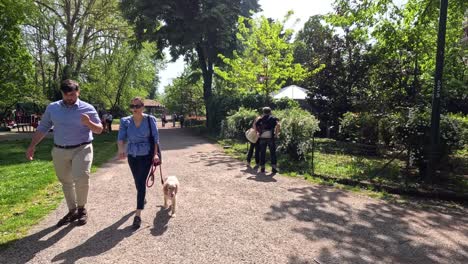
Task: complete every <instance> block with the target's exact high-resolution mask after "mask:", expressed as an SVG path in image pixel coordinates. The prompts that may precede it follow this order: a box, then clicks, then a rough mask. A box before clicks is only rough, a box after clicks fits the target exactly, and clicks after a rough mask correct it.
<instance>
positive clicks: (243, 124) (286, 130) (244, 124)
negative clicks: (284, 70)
mask: <svg viewBox="0 0 468 264" xmlns="http://www.w3.org/2000/svg"><path fill="white" fill-rule="evenodd" d="M273 115H274V116H276V117H278V118H279V120H280V124H281V132H280V135H279V138H278V143H277V145H278V149H279V150H280V151H282V152H284V153H287V154H288V155H289V157H290V158H291V159H293V160H301V159H304V158H305V155H306V153H308V152H309V151H310V150H311V149H312V138H313V136H314V133H315V132H316V131H318V130H319V121H318V120H317V119H316V118H315V117H314V116H313V115H311V114H310V113H309V112H307V111H305V110H302V109H300V108H290V109H285V110H276V111H273ZM257 116H258V113H257V111H255V110H252V109H246V108H243V107H241V108H239V110H238V111H236V112H233V113H231V115H229V116H228V117H227V118H226V119H225V120H223V125H222V129H221V137H222V138H231V139H244V138H245V136H244V133H245V131H246V130H247V129H249V128H250V127H252V122H253V120H254V119H255V118H256V117H257Z"/></svg>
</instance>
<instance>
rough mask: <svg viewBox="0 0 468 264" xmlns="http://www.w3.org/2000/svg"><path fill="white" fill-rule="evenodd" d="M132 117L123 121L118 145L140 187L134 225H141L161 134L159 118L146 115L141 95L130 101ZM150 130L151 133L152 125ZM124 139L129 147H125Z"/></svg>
mask: <svg viewBox="0 0 468 264" xmlns="http://www.w3.org/2000/svg"><path fill="white" fill-rule="evenodd" d="M130 110H131V111H132V115H131V116H127V117H124V118H122V119H121V120H120V128H119V136H118V147H119V159H125V158H126V157H127V158H128V165H129V166H130V170H131V171H132V174H133V179H134V180H135V186H136V189H137V209H136V212H135V218H134V219H133V226H134V227H135V228H139V227H140V224H141V210H143V208H144V204H145V194H146V177H147V176H148V172H149V170H150V168H151V165H152V162H153V159H154V162H159V160H160V157H159V156H158V144H159V134H158V128H157V126H156V118H155V117H154V116H152V115H147V114H143V110H144V105H143V100H142V99H141V98H140V97H135V98H133V99H132V101H131V104H130ZM150 125H151V132H152V135H150V127H149V126H150ZM150 136H152V137H153V138H154V143H155V144H154V152H153V153H150V151H151V146H150ZM125 142H127V148H126V149H125Z"/></svg>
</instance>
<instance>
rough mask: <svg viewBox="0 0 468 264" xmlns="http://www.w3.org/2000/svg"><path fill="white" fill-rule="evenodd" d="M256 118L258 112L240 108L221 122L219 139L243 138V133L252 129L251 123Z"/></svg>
mask: <svg viewBox="0 0 468 264" xmlns="http://www.w3.org/2000/svg"><path fill="white" fill-rule="evenodd" d="M257 117H258V112H257V111H255V110H252V109H248V108H244V107H240V108H239V110H237V111H233V112H232V113H231V115H229V116H228V117H226V119H225V120H223V123H222V125H221V137H223V138H237V139H243V138H245V131H246V130H247V129H249V128H251V127H252V124H253V121H254V120H255V118H257Z"/></svg>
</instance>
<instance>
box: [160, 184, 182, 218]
mask: <svg viewBox="0 0 468 264" xmlns="http://www.w3.org/2000/svg"><path fill="white" fill-rule="evenodd" d="M178 189H179V180H178V179H177V177H176V176H169V177H167V178H166V180H165V181H164V185H163V192H164V208H165V209H167V208H169V205H168V204H167V200H169V199H170V200H171V207H172V208H171V216H172V217H175V216H176V203H177V191H178Z"/></svg>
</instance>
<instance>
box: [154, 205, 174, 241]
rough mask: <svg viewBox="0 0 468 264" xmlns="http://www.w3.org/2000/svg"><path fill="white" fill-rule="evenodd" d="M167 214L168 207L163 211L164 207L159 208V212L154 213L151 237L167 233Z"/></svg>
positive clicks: (168, 216)
mask: <svg viewBox="0 0 468 264" xmlns="http://www.w3.org/2000/svg"><path fill="white" fill-rule="evenodd" d="M169 212H170V207H169V208H168V209H164V207H162V206H159V211H158V212H157V213H156V217H155V218H154V221H153V228H152V229H151V234H152V235H153V236H160V235H162V234H164V232H166V231H167V228H168V226H167V224H168V223H169V219H171V216H170V215H169Z"/></svg>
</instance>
